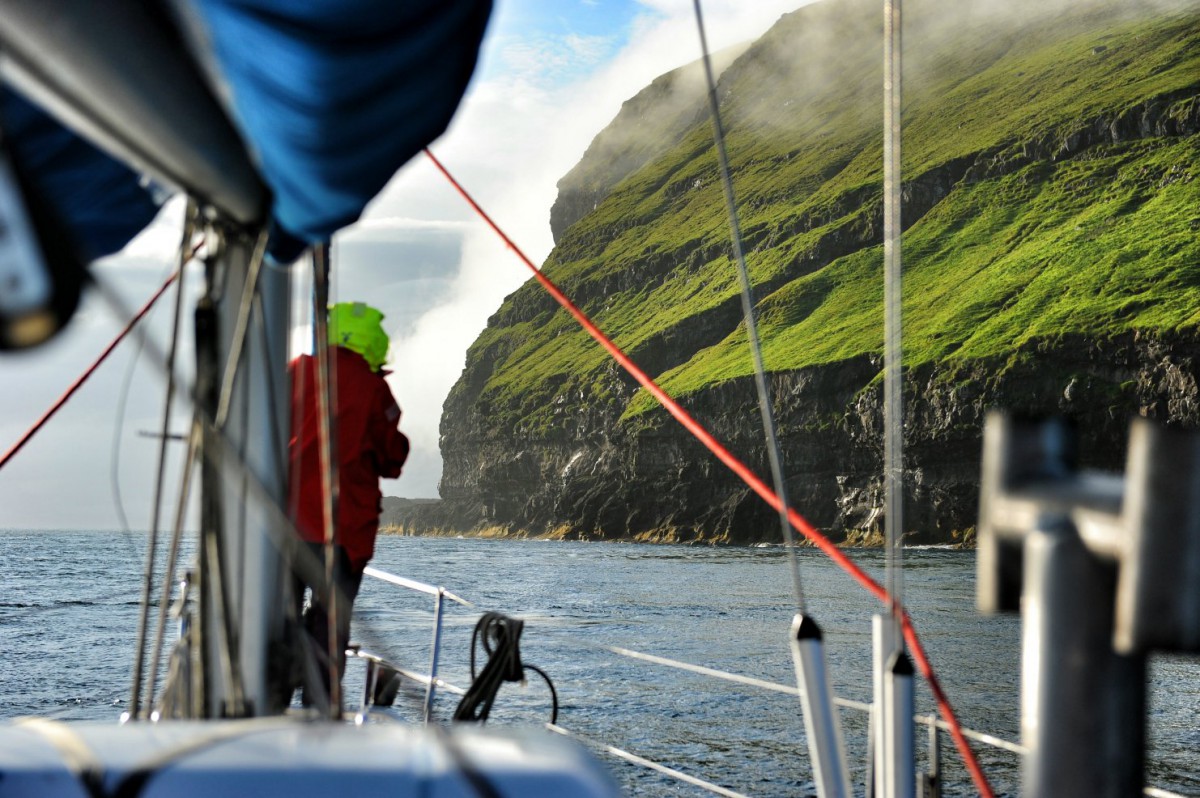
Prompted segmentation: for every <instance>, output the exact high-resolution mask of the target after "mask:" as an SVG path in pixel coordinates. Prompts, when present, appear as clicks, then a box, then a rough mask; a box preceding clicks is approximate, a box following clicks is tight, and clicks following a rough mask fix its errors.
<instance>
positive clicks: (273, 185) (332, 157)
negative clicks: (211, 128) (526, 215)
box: [0, 0, 492, 260]
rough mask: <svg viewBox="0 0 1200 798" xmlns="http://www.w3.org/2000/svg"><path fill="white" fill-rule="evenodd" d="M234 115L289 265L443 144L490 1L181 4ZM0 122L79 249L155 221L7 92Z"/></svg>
mask: <svg viewBox="0 0 1200 798" xmlns="http://www.w3.org/2000/svg"><path fill="white" fill-rule="evenodd" d="M190 3H191V8H192V10H193V11H194V12H195V17H196V18H197V19H198V20H199V21H200V23H201V25H202V27H203V28H204V30H203V36H202V37H201V38H202V39H204V40H205V41H206V42H207V44H208V46H209V47H210V48H211V56H212V61H213V62H214V63H215V65H216V68H217V72H218V73H219V76H220V79H221V80H222V81H223V82H224V84H225V85H224V87H223V88H224V89H225V91H224V92H222V93H221V94H222V96H225V97H228V99H229V100H230V103H231V108H230V109H229V111H230V116H231V118H232V120H233V122H234V124H235V126H236V127H237V129H238V130H239V131H240V133H241V134H242V137H243V139H244V141H245V142H246V144H247V147H248V148H249V150H250V151H251V154H252V155H253V157H254V159H255V161H256V163H257V164H258V166H259V170H260V172H261V176H262V178H263V181H264V182H265V183H266V184H267V186H268V187H269V188H270V190H271V192H272V195H273V198H272V206H271V216H272V218H271V220H270V222H271V224H272V227H273V231H274V235H273V240H272V251H273V254H275V255H276V257H277V258H278V259H280V260H290V259H292V258H294V257H295V256H296V255H298V254H299V253H300V252H301V251H302V250H303V248H304V247H306V246H307V245H308V244H312V243H316V242H320V241H326V240H328V239H329V238H330V237H331V236H332V235H333V234H334V233H335V232H336V231H337V230H339V229H341V228H342V227H344V226H346V225H348V224H350V223H351V222H353V221H355V220H356V219H358V217H359V216H360V215H361V214H362V211H363V208H364V207H365V206H366V204H367V203H368V202H369V201H370V200H371V199H372V198H373V197H375V195H376V194H378V193H379V191H380V190H381V189H382V188H383V186H384V185H385V184H386V183H387V182H388V180H389V179H390V178H391V177H392V175H394V174H395V173H396V171H397V170H398V169H399V168H400V167H401V166H403V165H404V163H405V162H406V161H408V160H409V159H410V158H411V157H412V156H413V155H415V154H417V153H418V152H420V150H421V148H422V147H424V146H425V145H426V144H428V143H429V142H430V141H432V140H433V139H435V138H436V137H437V136H438V135H440V134H441V133H442V132H443V131H444V130H445V129H446V127H447V125H448V124H449V122H450V119H451V117H452V116H453V114H454V111H455V109H456V108H457V106H458V103H459V101H460V99H461V98H462V95H463V92H464V91H465V90H466V87H467V83H468V81H469V80H470V77H471V74H472V72H473V71H474V68H475V62H476V58H477V54H478V51H479V44H480V41H481V40H482V37H483V32H484V28H485V27H486V24H487V20H488V17H489V15H490V13H491V7H492V0H190ZM0 114H3V116H0V125H3V127H4V131H5V135H6V138H8V140H9V145H10V147H11V149H12V150H13V154H14V156H15V157H16V159H17V160H19V161H21V163H22V166H23V167H24V172H25V173H26V175H27V176H28V178H29V180H30V182H31V183H32V184H33V185H34V186H36V187H37V189H38V191H39V193H40V194H42V195H43V196H44V199H46V200H48V201H49V203H50V204H51V205H52V206H53V207H54V208H55V210H56V211H57V212H58V215H59V217H60V218H61V219H62V221H63V223H64V224H65V225H66V227H67V228H68V230H69V231H70V233H71V234H72V237H73V239H74V240H75V242H76V246H77V248H78V249H79V250H80V252H81V254H82V255H84V256H85V257H87V258H88V259H92V258H95V257H99V256H101V255H104V254H108V253H111V252H114V251H116V250H119V249H120V248H121V247H122V246H124V244H125V243H127V242H128V241H129V240H130V239H131V238H133V236H134V235H136V234H137V232H139V231H140V230H141V229H142V228H143V227H145V226H146V225H147V224H148V223H149V222H150V220H151V219H152V218H153V215H154V211H155V210H156V207H157V206H156V205H155V203H154V201H153V196H152V194H151V193H150V192H149V191H148V190H147V189H146V187H145V186H144V185H142V184H141V182H140V181H139V178H138V175H136V174H135V173H134V172H132V171H131V170H129V169H128V168H127V167H125V166H124V165H123V164H121V163H119V162H117V161H115V160H113V159H112V158H110V157H109V156H108V155H106V154H104V153H103V152H102V151H100V150H98V149H96V148H94V147H92V146H91V145H90V144H88V143H87V142H86V141H84V140H83V139H81V138H79V137H78V136H76V135H75V134H74V133H71V132H70V131H68V130H67V129H65V128H63V127H62V126H61V125H59V124H58V123H57V122H55V121H54V120H53V119H51V118H50V117H48V116H47V115H46V114H44V113H42V112H41V111H40V110H38V109H37V108H35V107H33V106H32V105H30V104H29V103H28V102H26V101H24V100H22V99H21V98H19V97H17V96H16V95H15V94H13V93H12V92H8V91H6V92H4V94H3V98H2V105H0Z"/></svg>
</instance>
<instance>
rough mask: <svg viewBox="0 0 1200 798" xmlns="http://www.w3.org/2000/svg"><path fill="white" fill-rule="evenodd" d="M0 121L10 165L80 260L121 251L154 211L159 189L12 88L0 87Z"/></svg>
mask: <svg viewBox="0 0 1200 798" xmlns="http://www.w3.org/2000/svg"><path fill="white" fill-rule="evenodd" d="M0 124H3V126H4V136H5V140H6V142H7V146H8V149H9V151H10V153H11V156H12V159H13V163H14V165H15V166H16V167H17V168H19V169H20V170H21V173H22V174H23V175H24V177H25V179H26V181H27V182H28V183H29V184H30V185H31V186H33V188H34V190H36V191H37V193H38V197H37V200H38V202H39V203H40V205H41V206H42V207H43V208H48V209H49V210H50V212H51V213H53V214H54V216H55V219H54V222H55V223H56V224H58V225H61V226H62V227H63V228H64V229H65V230H66V231H67V236H68V237H69V238H70V239H71V240H72V243H73V244H74V247H75V249H76V250H77V251H78V252H79V254H80V256H81V257H82V258H83V259H84V260H88V261H90V260H95V259H96V258H100V257H103V256H105V255H109V254H112V253H113V252H116V251H118V250H120V249H121V248H122V247H124V246H125V244H127V243H128V242H129V240H130V239H132V238H133V237H134V236H136V235H137V234H138V233H139V232H141V230H142V229H143V228H144V227H145V226H146V225H148V224H150V222H151V221H152V220H153V219H154V217H155V215H156V214H157V213H158V202H157V198H158V197H160V196H161V193H160V192H157V191H152V190H151V189H150V187H149V186H148V185H146V184H144V183H143V182H142V181H141V179H140V178H139V177H138V175H137V174H136V173H135V172H134V171H133V170H132V169H130V168H129V167H127V166H125V165H124V164H122V163H120V162H119V161H116V160H114V159H112V158H110V157H109V156H108V155H106V154H105V153H103V152H102V151H100V150H99V149H97V148H96V147H94V146H93V145H92V144H91V143H90V142H88V141H86V140H85V139H83V138H81V137H79V136H77V135H76V134H74V133H72V132H71V131H70V130H68V129H67V128H65V127H63V126H62V125H60V124H59V123H58V122H57V121H55V120H54V118H53V117H51V116H50V115H49V114H47V113H46V112H45V111H43V110H41V109H40V108H38V107H36V106H35V105H33V104H32V103H30V102H28V101H26V100H25V99H23V98H22V97H21V96H19V95H18V94H16V93H15V92H11V91H0Z"/></svg>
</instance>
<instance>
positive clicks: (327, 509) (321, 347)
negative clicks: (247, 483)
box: [312, 244, 342, 718]
mask: <svg viewBox="0 0 1200 798" xmlns="http://www.w3.org/2000/svg"><path fill="white" fill-rule="evenodd" d="M312 263H313V336H314V340H313V343H314V345H315V346H316V351H315V353H314V354H315V355H316V358H317V380H316V381H317V384H316V399H317V421H318V427H317V434H318V436H319V447H318V448H319V462H320V468H321V488H322V500H323V501H322V506H321V510H322V521H323V524H324V527H325V536H324V537H325V542H324V547H323V548H324V553H325V584H326V585H333V584H334V569H335V556H334V519H335V518H336V517H337V511H338V494H339V492H340V491H339V487H340V480H339V477H338V462H337V458H336V457H335V456H334V453H335V452H337V441H336V440H335V439H334V436H335V435H336V430H335V426H334V423H333V419H334V417H335V414H336V413H337V371H336V368H337V366H336V364H335V363H333V362H332V360H331V359H330V357H329V351H330V350H329V329H328V324H329V313H328V310H327V308H328V307H329V272H330V262H329V245H328V244H318V245H317V246H315V247H313V253H312ZM315 601H316V597H315V596H314V602H315ZM321 603H322V604H324V605H325V608H324V609H325V613H326V618H327V621H328V622H327V623H326V624H325V627H326V630H327V633H328V634H327V637H328V639H327V640H326V644H327V649H328V651H327V653H328V655H329V713H330V717H333V718H336V717H337V716H339V715H340V714H341V712H342V686H341V680H340V679H339V678H338V662H339V657H338V629H339V626H338V615H339V611H340V610H341V607H339V606H338V605H339V604H340V602H339V601H338V598H337V596H336V591H332V590H331V591H329V592H328V593H327V594H326V595H325V596H324V597H323V600H322V602H321Z"/></svg>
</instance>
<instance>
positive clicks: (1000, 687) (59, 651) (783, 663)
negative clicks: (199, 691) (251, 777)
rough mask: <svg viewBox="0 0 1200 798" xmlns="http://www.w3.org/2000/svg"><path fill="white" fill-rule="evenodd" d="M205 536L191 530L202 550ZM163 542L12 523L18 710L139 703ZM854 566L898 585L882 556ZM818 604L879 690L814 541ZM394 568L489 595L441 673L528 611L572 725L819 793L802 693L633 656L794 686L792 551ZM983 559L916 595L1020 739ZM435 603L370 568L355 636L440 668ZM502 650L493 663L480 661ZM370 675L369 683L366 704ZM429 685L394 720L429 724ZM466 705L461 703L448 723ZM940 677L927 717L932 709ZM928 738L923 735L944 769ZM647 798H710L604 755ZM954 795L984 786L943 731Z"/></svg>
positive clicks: (73, 712)
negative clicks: (140, 647) (490, 628)
mask: <svg viewBox="0 0 1200 798" xmlns="http://www.w3.org/2000/svg"><path fill="white" fill-rule="evenodd" d="M193 547H194V543H193V542H192V541H187V545H186V546H185V549H186V550H187V551H188V552H190V551H191V549H192V548H193ZM145 548H146V546H145V538H144V537H143V536H139V535H131V534H121V533H111V532H17V531H10V532H0V663H2V664H0V718H2V719H10V718H14V717H19V716H24V715H31V714H36V715H43V716H46V715H48V716H52V717H57V718H61V719H100V720H105V719H111V720H112V721H113V722H114V723H115V722H116V720H117V718H118V716H119V715H120V713H121V712H122V710H123V709H124V707H125V704H126V702H127V700H128V693H129V690H130V684H129V681H130V673H131V663H132V661H133V651H134V640H135V636H136V632H137V617H138V602H139V597H140V584H141V575H142V573H143V571H144V570H145V565H144V559H145ZM852 555H853V557H854V558H855V559H856V560H857V561H858V562H859V563H860V564H861V565H862V566H863V567H864V568H865V569H866V570H867V571H868V572H869V573H872V574H874V575H875V576H876V577H877V578H880V579H882V568H883V561H882V554H881V553H880V552H877V551H855V552H852ZM799 556H800V563H801V579H802V586H803V590H804V593H805V598H806V601H807V610H808V612H809V613H810V614H811V615H812V616H813V617H814V618H816V620H817V621H818V623H820V625H821V626H822V628H823V629H824V630H825V636H826V640H827V646H828V650H829V659H830V670H831V672H832V678H833V682H834V687H835V690H836V691H837V693H838V694H839V695H840V696H842V697H845V698H849V699H854V700H857V701H864V702H865V701H869V700H870V687H869V685H870V665H869V661H870V645H871V642H870V641H871V615H872V613H874V612H876V611H877V610H878V607H877V605H876V603H875V601H874V600H873V599H872V598H870V597H869V596H868V595H867V594H866V593H865V592H863V591H862V590H861V589H860V588H858V587H857V586H856V585H854V584H852V583H851V582H850V580H849V579H848V578H847V577H846V576H845V575H844V574H843V573H842V572H841V571H839V570H838V569H837V568H836V567H835V566H833V565H832V564H830V563H828V562H827V561H826V560H825V559H824V558H823V557H822V556H821V555H820V554H819V553H817V552H815V551H812V550H804V551H802V552H801V553H800V555H799ZM372 564H373V565H375V566H376V567H377V568H380V569H382V570H385V571H389V572H392V573H395V574H399V575H401V576H406V577H409V578H412V579H417V580H420V581H423V582H427V583H431V584H435V585H441V586H444V587H446V588H447V589H448V590H451V591H454V592H455V593H457V594H458V595H461V596H463V597H464V598H467V599H469V600H470V601H472V602H474V604H475V606H476V609H473V610H468V609H465V608H459V607H455V606H453V605H448V609H447V610H446V615H445V623H446V634H445V639H444V642H443V646H442V663H441V672H442V675H443V677H444V678H446V679H447V680H448V681H450V682H451V683H454V684H458V685H461V686H466V684H467V683H468V682H469V674H468V657H469V653H468V649H469V646H470V638H471V630H472V628H473V626H474V623H475V621H476V620H477V619H478V617H479V611H480V610H495V611H499V612H504V613H506V614H509V615H513V616H516V617H519V618H521V619H523V620H524V621H525V630H524V634H523V636H522V638H521V654H522V658H523V660H524V661H525V662H526V663H530V664H533V665H537V666H539V667H540V668H542V669H543V670H545V671H546V672H547V673H548V674H549V676H550V677H551V679H552V680H553V682H554V686H555V688H556V689H557V692H558V698H559V702H560V714H559V718H558V722H559V724H560V725H562V726H564V727H566V728H567V729H570V730H571V731H573V732H575V733H577V734H580V735H583V736H586V737H587V738H588V739H590V740H596V741H599V742H602V743H604V744H607V745H611V746H615V747H617V748H620V749H623V750H626V751H629V752H632V753H634V754H637V755H638V756H641V757H645V758H647V759H651V760H654V761H656V762H659V763H662V764H664V765H667V766H669V767H672V768H677V769H679V770H682V771H684V772H687V773H689V774H691V775H694V776H698V777H700V778H703V779H706V780H709V781H712V782H715V783H717V784H720V785H721V786H723V787H726V788H728V789H731V790H735V791H737V792H740V793H743V794H746V795H750V796H796V795H807V794H811V792H812V784H811V777H810V771H809V766H808V761H807V754H806V751H805V746H804V742H803V740H804V733H803V721H802V719H801V715H800V709H799V706H798V701H797V700H796V699H794V698H791V697H789V696H787V695H784V694H781V693H778V692H772V691H768V690H764V689H761V688H759V687H751V686H745V685H739V684H733V683H729V682H726V681H721V680H716V679H712V678H710V677H707V676H702V675H699V674H695V673H690V672H684V671H679V670H676V669H672V668H668V667H664V666H662V665H657V664H651V663H647V662H642V661H637V660H633V659H629V658H626V657H621V656H617V655H615V654H613V653H611V652H610V651H608V650H606V649H605V648H604V647H606V646H613V647H621V648H626V649H632V650H635V651H639V652H644V653H647V654H652V655H655V656H659V657H666V658H670V659H673V660H680V661H684V662H688V663H692V664H695V665H701V666H704V667H706V668H712V669H716V670H721V671H727V672H731V673H736V674H740V675H744V676H749V677H753V678H755V679H760V680H765V681H770V682H775V683H778V684H782V685H791V684H794V672H793V667H792V661H791V656H790V653H789V649H788V633H789V626H790V623H791V619H792V616H793V614H794V612H795V606H796V605H795V599H794V598H793V594H792V593H793V591H792V580H791V575H790V569H789V567H788V563H787V557H786V554H785V552H783V551H782V550H780V549H778V548H708V547H688V546H657V545H656V546H651V545H637V544H622V543H583V542H561V541H556V542H552V541H521V540H475V539H471V540H464V539H447V538H406V537H382V538H380V540H379V544H378V551H377V555H376V558H375V561H374V562H373V563H372ZM974 582H975V577H974V554H973V553H972V552H960V551H949V550H938V549H926V550H911V549H910V550H908V551H907V552H906V554H905V573H904V592H905V600H906V603H907V604H908V606H909V608H910V611H911V613H912V615H913V617H914V619H915V622H916V625H917V628H918V631H919V632H920V633H921V635H922V637H923V639H924V642H925V645H926V647H927V649H928V651H929V654H930V657H931V659H932V661H933V663H934V666H935V668H936V669H937V670H938V673H939V676H940V678H941V680H942V683H943V686H944V687H945V690H946V692H947V693H948V695H949V696H950V699H951V701H952V703H953V704H954V706H955V709H956V710H957V712H958V713H959V715H960V717H961V718H962V720H963V722H964V723H965V724H966V725H967V726H969V727H971V728H974V729H978V730H981V731H986V732H988V733H990V734H994V735H997V736H999V737H1002V738H1004V739H1007V740H1012V741H1015V740H1017V738H1018V736H1019V734H1018V711H1019V709H1018V692H1019V675H1018V673H1019V671H1018V664H1019V650H1018V649H1019V634H1020V621H1019V619H1018V618H1016V617H1009V616H1005V617H993V618H984V617H981V616H979V615H978V614H977V613H976V612H975V609H974ZM432 618H433V603H432V599H431V598H430V597H428V596H425V595H421V594H417V593H413V592H410V591H407V590H404V589H401V588H397V587H395V586H393V585H389V584H385V583H382V582H378V581H375V580H370V579H368V580H367V581H366V583H365V584H364V587H363V590H362V593H361V594H360V598H359V601H358V603H357V604H356V606H355V627H354V635H353V636H354V638H355V639H356V640H358V641H360V642H362V643H363V644H364V645H366V646H367V647H369V648H370V649H372V650H375V651H380V652H382V653H384V654H385V655H387V656H388V657H389V658H391V659H393V660H394V661H396V662H397V663H398V664H400V665H402V666H404V667H409V668H412V669H414V670H422V669H427V665H428V658H429V655H430V644H431V639H432V635H431V630H432ZM480 659H482V654H480ZM1151 681H1152V689H1151V695H1150V723H1149V733H1150V740H1151V753H1150V761H1149V765H1148V780H1149V783H1150V784H1153V785H1155V786H1158V787H1162V788H1166V789H1169V790H1172V791H1174V792H1177V793H1179V794H1183V795H1200V754H1198V753H1197V752H1200V662H1197V661H1196V660H1195V659H1187V658H1165V657H1162V658H1156V659H1155V660H1154V662H1153V663H1152V668H1151ZM361 684H362V673H361V670H360V669H358V668H357V667H356V665H354V664H352V665H351V669H350V671H349V672H348V674H347V679H346V685H347V693H348V695H349V696H350V697H351V700H354V699H356V697H357V695H358V694H359V692H360V691H361ZM420 698H421V692H420V691H417V690H411V691H404V692H402V693H401V695H400V697H399V698H398V699H397V702H396V707H395V708H394V709H393V712H394V713H395V714H397V715H398V716H401V717H407V718H412V719H417V718H418V717H419V715H418V712H419V705H420ZM456 701H457V699H456V697H455V696H452V695H449V694H442V695H441V696H440V699H439V701H438V702H437V705H436V714H437V716H438V717H439V718H443V719H444V718H448V717H449V716H450V715H451V714H452V712H453V710H454V707H455V704H456ZM549 710H550V694H549V690H548V688H546V687H545V685H544V684H543V683H542V682H541V681H540V680H539V679H537V678H536V677H532V678H531V679H530V681H529V683H528V685H527V686H525V687H524V688H521V687H519V686H516V685H506V686H505V688H504V689H503V690H501V692H500V695H499V697H498V699H497V704H496V709H495V710H494V711H493V715H492V721H491V722H493V723H540V722H542V721H545V720H548V719H549ZM930 710H931V701H930V698H929V693H928V691H927V690H926V689H924V687H921V688H920V690H919V692H918V711H919V712H923V713H924V712H929V711H930ZM842 721H843V727H844V730H845V734H846V738H847V748H848V749H849V755H850V759H851V774H852V778H853V779H854V780H855V782H856V783H857V784H859V785H860V788H859V789H860V790H861V784H862V781H863V779H864V777H865V766H864V760H865V757H866V747H865V740H864V733H865V717H864V716H863V715H862V714H861V713H859V712H856V711H853V710H843V712H842ZM926 740H927V735H926V733H925V732H924V730H922V731H921V732H920V733H919V734H918V738H917V741H918V750H919V751H920V752H921V754H922V761H924V756H925V751H926V748H927V745H926ZM977 750H978V753H979V757H980V759H981V761H982V763H983V765H984V768H985V770H986V772H987V773H988V775H989V778H990V779H991V782H992V784H993V786H994V787H995V789H996V792H997V794H999V795H1016V793H1017V786H1018V779H1019V774H1018V763H1017V760H1016V757H1015V755H1013V754H1011V753H1008V752H1005V751H1001V750H994V749H989V748H987V747H983V746H977ZM597 755H598V756H599V757H600V758H601V759H602V761H604V762H606V763H607V764H609V766H610V768H611V770H612V772H613V774H614V776H615V778H616V779H617V780H618V781H619V782H620V783H621V784H622V785H623V786H624V787H625V789H626V791H627V792H628V794H630V795H638V796H693V795H706V794H708V793H706V792H704V791H702V790H700V789H698V788H696V787H694V786H690V785H686V784H681V783H679V782H676V781H674V780H671V779H669V778H668V777H666V776H663V775H661V774H659V773H656V772H653V771H650V770H646V769H643V768H640V767H636V766H633V765H629V764H626V763H623V762H621V761H619V760H616V759H613V758H611V757H610V756H609V755H607V754H604V753H598V754H597ZM942 765H943V772H944V778H945V780H946V791H945V794H946V795H971V794H974V791H973V790H972V788H971V785H970V781H969V778H968V777H967V775H966V773H965V771H964V770H963V768H962V766H961V763H960V761H959V758H958V756H957V754H956V753H955V752H954V750H953V746H952V744H951V742H950V741H949V739H948V738H947V737H946V736H945V735H943V736H942Z"/></svg>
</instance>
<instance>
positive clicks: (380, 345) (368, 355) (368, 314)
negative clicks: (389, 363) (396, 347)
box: [329, 302, 388, 371]
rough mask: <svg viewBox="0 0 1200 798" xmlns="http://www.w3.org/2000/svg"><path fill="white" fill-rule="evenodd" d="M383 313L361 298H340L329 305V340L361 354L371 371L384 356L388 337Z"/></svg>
mask: <svg viewBox="0 0 1200 798" xmlns="http://www.w3.org/2000/svg"><path fill="white" fill-rule="evenodd" d="M382 321H383V313H382V312H380V311H378V310H376V309H375V308H373V307H371V306H370V305H367V304H364V303H362V302H339V303H338V304H336V305H334V306H333V307H331V308H329V343H330V345H331V346H341V347H345V348H346V349H349V350H350V351H351V352H357V353H358V354H360V355H362V356H363V357H364V358H365V359H366V361H367V365H369V366H370V367H371V370H372V371H379V369H380V367H381V366H383V362H384V361H385V360H387V351H388V337H387V333H385V332H384V331H383V325H382V324H380V322H382Z"/></svg>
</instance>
